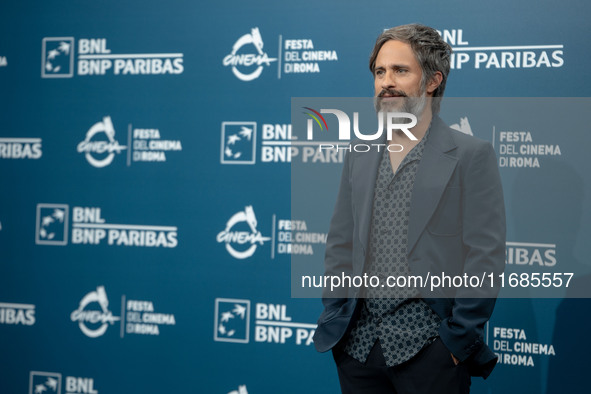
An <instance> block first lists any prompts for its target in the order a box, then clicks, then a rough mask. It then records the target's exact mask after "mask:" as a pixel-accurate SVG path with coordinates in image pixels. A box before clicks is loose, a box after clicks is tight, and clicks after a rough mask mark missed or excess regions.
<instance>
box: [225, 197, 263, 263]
mask: <svg viewBox="0 0 591 394" xmlns="http://www.w3.org/2000/svg"><path fill="white" fill-rule="evenodd" d="M244 223H246V225H244ZM257 223H258V222H257V218H256V216H255V214H254V210H253V208H252V205H247V206H246V207H245V208H244V211H240V212H238V213H235V214H234V215H232V217H231V218H230V220H228V222H227V223H226V228H224V230H222V231H220V232H219V233H218V235H217V238H216V240H217V242H219V243H225V244H226V250H227V251H228V253H230V255H231V256H232V257H234V258H237V259H246V258H248V257H250V256H252V255H253V254H254V252H255V251H256V250H257V246H259V245H263V243H264V242H265V241H269V240H270V239H271V238H270V237H264V236H263V235H262V234H261V232H260V231H259V230H257ZM248 230H250V231H248ZM244 245H246V246H244ZM244 248H246V249H244Z"/></svg>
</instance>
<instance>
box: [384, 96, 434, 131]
mask: <svg viewBox="0 0 591 394" xmlns="http://www.w3.org/2000/svg"><path fill="white" fill-rule="evenodd" d="M380 98H381V97H376V98H375V107H376V111H377V112H380V111H381V112H383V113H384V114H386V113H387V112H407V113H410V114H413V115H414V116H416V117H417V122H420V121H421V117H422V116H423V112H424V111H425V106H426V105H427V92H425V91H424V92H423V93H422V94H421V96H420V97H403V99H402V105H401V106H400V107H393V106H391V105H388V104H385V103H383V102H382V101H381V100H380ZM393 122H394V123H399V124H403V123H408V118H393Z"/></svg>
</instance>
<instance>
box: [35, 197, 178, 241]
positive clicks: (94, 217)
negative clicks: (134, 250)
mask: <svg viewBox="0 0 591 394" xmlns="http://www.w3.org/2000/svg"><path fill="white" fill-rule="evenodd" d="M71 212H72V215H71V216H72V218H71V220H69V217H70V207H69V205H67V204H47V203H40V204H37V221H36V226H35V243H36V244H37V245H62V246H63V245H67V244H68V241H70V242H71V243H72V244H73V245H89V246H92V245H103V244H105V243H106V244H107V245H108V246H131V247H152V248H158V247H163V248H176V247H177V245H178V228H177V227H176V226H154V225H141V224H140V225H138V224H113V223H107V221H106V220H105V218H104V217H103V216H102V210H101V208H100V207H72V210H71ZM69 234H70V236H69V237H68V235H69Z"/></svg>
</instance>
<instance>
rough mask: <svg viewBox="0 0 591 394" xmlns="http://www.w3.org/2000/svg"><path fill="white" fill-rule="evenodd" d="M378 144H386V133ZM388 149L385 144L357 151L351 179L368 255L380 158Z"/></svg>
mask: <svg viewBox="0 0 591 394" xmlns="http://www.w3.org/2000/svg"><path fill="white" fill-rule="evenodd" d="M374 143H377V144H385V143H386V137H385V135H384V136H383V137H382V138H380V139H379V140H377V141H375V142H374ZM384 149H386V147H385V145H384V146H381V147H380V151H379V152H378V149H377V148H376V147H374V146H372V149H371V150H370V151H369V152H362V153H357V154H356V156H355V162H354V164H353V173H352V177H351V179H354V180H355V182H354V183H353V184H354V185H355V187H354V189H353V193H354V195H353V202H354V205H353V209H354V210H355V212H354V215H355V216H356V217H357V220H358V223H359V237H360V238H361V239H360V241H361V245H362V248H363V255H364V256H366V255H367V250H368V249H369V248H368V242H369V229H370V225H371V215H372V211H373V196H374V189H375V186H376V179H377V174H378V166H379V165H380V159H381V158H382V154H383V152H384Z"/></svg>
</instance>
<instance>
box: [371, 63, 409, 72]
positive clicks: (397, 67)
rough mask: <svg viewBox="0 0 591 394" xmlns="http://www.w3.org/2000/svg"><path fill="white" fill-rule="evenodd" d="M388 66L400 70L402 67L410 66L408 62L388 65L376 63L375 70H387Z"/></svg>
mask: <svg viewBox="0 0 591 394" xmlns="http://www.w3.org/2000/svg"><path fill="white" fill-rule="evenodd" d="M386 68H391V69H394V70H399V69H401V68H410V66H409V65H408V64H388V65H379V66H378V65H376V67H375V69H374V71H375V70H385V69H386Z"/></svg>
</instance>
